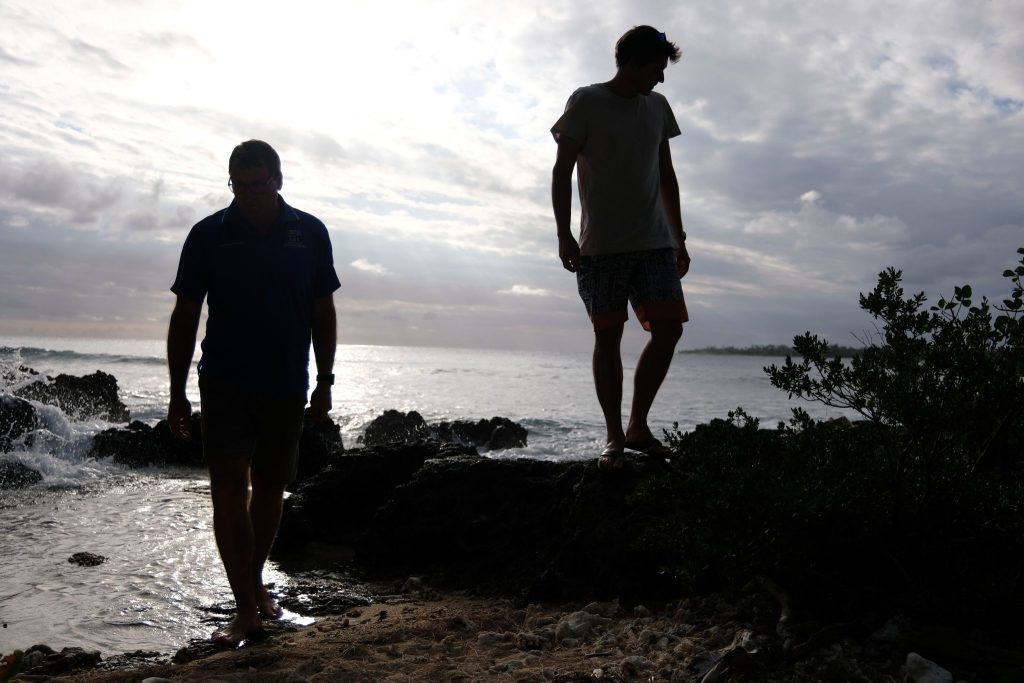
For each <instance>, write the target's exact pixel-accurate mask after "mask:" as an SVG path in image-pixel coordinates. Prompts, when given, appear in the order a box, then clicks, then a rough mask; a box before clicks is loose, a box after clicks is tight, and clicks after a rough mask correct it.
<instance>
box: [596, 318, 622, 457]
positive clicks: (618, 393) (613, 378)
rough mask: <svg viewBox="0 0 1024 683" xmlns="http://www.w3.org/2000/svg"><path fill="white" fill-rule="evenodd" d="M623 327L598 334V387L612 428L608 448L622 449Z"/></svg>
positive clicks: (606, 418)
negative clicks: (621, 346)
mask: <svg viewBox="0 0 1024 683" xmlns="http://www.w3.org/2000/svg"><path fill="white" fill-rule="evenodd" d="M622 327H623V325H622V324H621V323H620V324H619V325H618V326H617V327H614V328H612V329H608V330H595V331H594V360H593V368H594V386H595V388H596V389H597V401H598V403H600V404H601V411H602V412H603V413H604V422H605V425H606V427H607V429H608V444H607V445H608V446H609V447H610V448H613V449H618V450H622V445H623V443H624V442H625V440H626V435H625V434H624V433H623V431H622V355H621V353H620V351H619V345H620V342H621V341H622Z"/></svg>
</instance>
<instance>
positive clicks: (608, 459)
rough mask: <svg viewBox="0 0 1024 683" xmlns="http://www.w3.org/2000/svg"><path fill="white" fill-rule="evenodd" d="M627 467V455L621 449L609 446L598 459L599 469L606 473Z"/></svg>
mask: <svg viewBox="0 0 1024 683" xmlns="http://www.w3.org/2000/svg"><path fill="white" fill-rule="evenodd" d="M625 466H626V454H625V453H624V452H623V451H622V449H621V448H613V447H612V446H607V447H606V448H605V449H604V450H603V451H601V455H599V456H598V458H597V468H598V469H599V470H604V471H605V472H610V471H612V470H621V469H622V468H623V467H625Z"/></svg>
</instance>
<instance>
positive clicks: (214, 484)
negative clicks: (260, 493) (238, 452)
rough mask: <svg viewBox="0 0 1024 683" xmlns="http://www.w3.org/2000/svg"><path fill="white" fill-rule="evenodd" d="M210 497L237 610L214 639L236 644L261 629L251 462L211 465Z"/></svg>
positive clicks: (225, 462) (215, 634) (224, 461)
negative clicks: (254, 564) (251, 515)
mask: <svg viewBox="0 0 1024 683" xmlns="http://www.w3.org/2000/svg"><path fill="white" fill-rule="evenodd" d="M210 495H211V498H212V499H213V533H214V537H215V538H216V539H217V549H218V550H219V551H220V558H221V561H222V562H223V563H224V571H225V573H226V574H227V577H228V584H230V586H231V592H232V593H233V594H234V596H235V609H236V614H235V618H234V620H233V621H232V622H231V624H230V626H228V627H227V628H226V629H224V630H223V631H217V632H215V633H214V634H213V639H214V640H216V641H218V642H223V643H227V644H232V645H237V644H238V643H239V642H241V641H242V640H244V639H245V638H246V637H247V636H249V635H250V634H252V633H253V632H255V631H257V630H259V629H260V627H261V626H262V621H261V620H260V615H259V610H258V608H257V604H256V595H255V593H254V591H253V585H252V558H253V543H254V536H253V525H252V521H251V520H250V518H249V464H248V462H246V461H245V460H244V459H241V458H238V459H234V460H223V461H218V462H215V463H211V465H210Z"/></svg>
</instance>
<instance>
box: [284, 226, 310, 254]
mask: <svg viewBox="0 0 1024 683" xmlns="http://www.w3.org/2000/svg"><path fill="white" fill-rule="evenodd" d="M284 246H286V247H300V248H303V249H304V248H305V247H306V243H305V242H304V241H303V240H302V231H301V230H299V229H298V228H292V229H291V230H289V231H288V234H287V235H285V238H284Z"/></svg>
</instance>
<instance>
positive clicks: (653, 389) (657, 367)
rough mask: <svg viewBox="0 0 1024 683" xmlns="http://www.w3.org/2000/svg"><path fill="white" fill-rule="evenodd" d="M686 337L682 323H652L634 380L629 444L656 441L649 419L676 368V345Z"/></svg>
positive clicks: (627, 427)
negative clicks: (654, 405) (670, 371)
mask: <svg viewBox="0 0 1024 683" xmlns="http://www.w3.org/2000/svg"><path fill="white" fill-rule="evenodd" d="M682 335H683V324H682V323H680V322H652V323H651V338H650V339H648V340H647V345H646V346H644V350H643V352H641V354H640V359H639V360H638V361H637V364H636V375H635V376H634V378H633V405H632V408H631V410H630V414H629V424H628V425H627V426H626V436H625V441H626V442H627V443H634V444H640V443H645V442H648V441H650V440H651V439H653V438H654V435H653V434H651V428H650V427H649V426H648V424H647V416H648V413H650V411H651V406H652V405H653V404H654V397H655V396H657V394H658V389H659V388H661V383H662V381H663V380H664V379H665V375H666V374H667V373H668V368H669V366H670V365H671V364H672V358H673V356H674V355H675V352H676V343H678V341H679V338H680V337H681V336H682Z"/></svg>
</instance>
